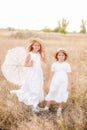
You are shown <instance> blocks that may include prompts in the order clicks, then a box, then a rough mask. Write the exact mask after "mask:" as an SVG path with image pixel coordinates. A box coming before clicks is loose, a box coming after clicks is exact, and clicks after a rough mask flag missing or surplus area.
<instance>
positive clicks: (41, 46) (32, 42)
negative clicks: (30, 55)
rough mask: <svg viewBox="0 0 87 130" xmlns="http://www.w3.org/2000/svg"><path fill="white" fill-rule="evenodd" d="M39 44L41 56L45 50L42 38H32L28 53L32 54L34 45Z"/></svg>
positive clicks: (29, 41)
mask: <svg viewBox="0 0 87 130" xmlns="http://www.w3.org/2000/svg"><path fill="white" fill-rule="evenodd" d="M36 42H38V43H39V44H40V50H39V53H40V54H41V53H42V52H43V51H44V49H43V41H42V40H41V39H40V38H30V39H29V40H28V46H27V52H30V51H32V50H33V47H32V46H33V45H34V44H35V43H36Z"/></svg>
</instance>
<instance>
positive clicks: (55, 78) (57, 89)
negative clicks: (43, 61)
mask: <svg viewBox="0 0 87 130" xmlns="http://www.w3.org/2000/svg"><path fill="white" fill-rule="evenodd" d="M55 59H56V62H54V63H53V64H52V67H51V76H50V90H49V93H48V95H47V96H46V98H45V99H46V101H47V104H46V106H45V108H44V110H45V111H49V108H50V105H51V101H56V102H57V103H59V108H58V110H57V116H61V112H62V108H63V106H64V103H65V102H67V99H68V91H69V90H70V89H71V67H70V65H69V63H67V62H65V61H66V59H67V53H66V51H65V50H64V49H62V48H59V49H58V51H57V52H56V54H55Z"/></svg>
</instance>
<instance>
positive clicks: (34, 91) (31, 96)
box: [10, 38, 45, 112]
mask: <svg viewBox="0 0 87 130" xmlns="http://www.w3.org/2000/svg"><path fill="white" fill-rule="evenodd" d="M41 60H42V61H44V62H45V54H44V51H43V48H42V41H41V40H40V39H38V38H34V39H30V41H29V46H28V47H27V55H26V58H25V62H24V66H25V67H28V72H27V75H26V80H25V83H24V85H23V86H22V87H21V89H19V90H12V91H10V92H11V93H14V94H16V95H17V97H18V100H19V101H20V102H24V103H25V104H26V105H29V106H31V109H32V110H33V111H34V112H39V107H38V104H39V103H40V102H41V101H43V100H44V94H43V72H42V67H41Z"/></svg>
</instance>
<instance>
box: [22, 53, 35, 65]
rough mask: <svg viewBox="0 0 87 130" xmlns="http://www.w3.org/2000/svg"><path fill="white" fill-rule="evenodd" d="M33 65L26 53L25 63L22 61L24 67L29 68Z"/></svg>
mask: <svg viewBox="0 0 87 130" xmlns="http://www.w3.org/2000/svg"><path fill="white" fill-rule="evenodd" d="M32 65H33V61H32V60H30V54H29V53H28V54H27V55H26V58H25V61H24V66H25V67H31V66H32Z"/></svg>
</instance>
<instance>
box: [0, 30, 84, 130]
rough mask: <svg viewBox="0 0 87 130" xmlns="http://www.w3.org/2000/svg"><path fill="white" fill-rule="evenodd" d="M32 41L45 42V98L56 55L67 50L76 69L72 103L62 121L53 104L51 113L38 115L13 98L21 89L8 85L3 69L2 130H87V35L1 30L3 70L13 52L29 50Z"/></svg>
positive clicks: (0, 81) (0, 85)
mask: <svg viewBox="0 0 87 130" xmlns="http://www.w3.org/2000/svg"><path fill="white" fill-rule="evenodd" d="M30 37H39V38H42V40H43V41H44V46H45V52H46V57H47V63H46V64H42V67H43V72H44V92H45V95H46V94H47V92H48V90H49V86H48V80H49V76H50V67H51V64H52V63H53V61H54V54H55V52H56V50H57V49H58V48H60V47H63V48H65V49H66V50H67V52H68V59H67V61H68V62H69V63H70V65H71V68H72V88H71V91H70V93H69V99H68V102H67V103H66V104H65V106H64V109H63V116H62V118H61V119H58V118H57V116H56V109H57V104H56V103H53V105H52V108H51V111H50V112H49V113H45V112H41V113H40V114H38V115H36V114H34V113H33V112H32V111H31V110H30V109H29V107H28V106H26V105H25V104H23V103H20V102H19V101H18V99H17V97H16V96H15V95H11V94H10V90H12V89H19V86H17V85H15V84H12V83H10V82H9V81H7V80H6V79H5V77H4V76H3V74H2V71H1V69H0V130H87V34H65V35H64V34H58V33H42V32H27V31H8V30H0V66H1V65H2V64H3V62H4V59H5V56H6V53H7V51H8V50H9V49H11V48H14V47H17V46H23V47H26V46H27V41H28V38H30ZM42 105H43V104H42Z"/></svg>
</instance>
